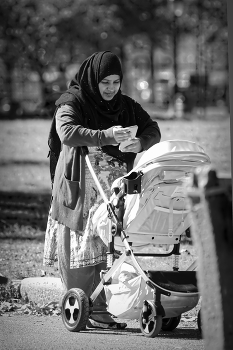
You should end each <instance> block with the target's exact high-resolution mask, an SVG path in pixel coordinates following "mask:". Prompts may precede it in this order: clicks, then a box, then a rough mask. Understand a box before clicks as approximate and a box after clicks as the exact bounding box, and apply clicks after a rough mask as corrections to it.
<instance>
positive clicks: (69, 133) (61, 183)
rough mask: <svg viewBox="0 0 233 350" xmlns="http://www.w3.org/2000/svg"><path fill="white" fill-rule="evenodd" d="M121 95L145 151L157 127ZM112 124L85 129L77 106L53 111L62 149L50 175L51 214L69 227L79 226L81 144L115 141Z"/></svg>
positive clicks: (82, 187)
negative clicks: (106, 126)
mask: <svg viewBox="0 0 233 350" xmlns="http://www.w3.org/2000/svg"><path fill="white" fill-rule="evenodd" d="M123 96H124V100H123V101H124V104H125V108H128V110H129V112H130V116H131V118H130V125H135V124H137V125H138V132H137V135H136V136H137V137H139V138H140V141H141V145H142V151H145V150H147V149H148V148H150V147H151V146H153V145H154V144H156V143H158V142H159V141H160V138H161V134H160V129H159V127H158V124H157V122H156V121H153V120H152V119H151V118H150V116H149V115H148V113H147V112H146V111H145V110H143V109H142V107H141V106H140V104H138V103H137V102H136V101H134V100H133V99H131V98H130V97H128V96H125V95H123ZM114 125H115V124H114ZM114 125H113V126H111V127H109V128H108V129H106V130H93V129H89V128H88V126H87V122H86V121H85V120H84V117H83V115H82V111H81V109H79V108H78V107H77V108H75V109H74V108H72V106H69V105H62V106H61V107H59V108H58V110H57V112H56V130H57V133H58V135H59V138H60V140H61V143H62V149H61V152H60V156H59V159H58V163H57V166H56V172H55V177H54V185H53V191H52V218H53V219H54V220H57V221H58V222H59V223H61V224H63V225H65V226H67V227H69V228H70V229H72V230H75V231H76V230H82V229H83V204H84V197H85V158H84V155H82V151H81V147H82V146H87V147H95V146H96V147H102V146H107V145H113V144H114V143H116V141H115V139H114V137H113V127H114ZM130 125H129V126H130ZM135 156H136V155H135ZM127 165H128V167H127V170H128V171H130V170H131V169H132V165H133V164H132V163H131V164H127Z"/></svg>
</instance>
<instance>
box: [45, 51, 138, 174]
mask: <svg viewBox="0 0 233 350" xmlns="http://www.w3.org/2000/svg"><path fill="white" fill-rule="evenodd" d="M115 74H116V75H119V76H120V83H122V79H123V74H122V68H121V63H120V60H119V58H118V57H117V56H116V55H115V54H114V53H112V52H110V51H103V52H96V53H94V54H93V55H91V56H90V57H88V58H87V59H86V60H85V61H84V62H83V63H82V64H81V66H80V68H79V71H78V72H77V74H76V75H75V77H74V79H73V80H72V81H71V82H70V85H69V88H68V90H67V91H66V92H65V93H63V94H62V95H61V96H60V98H59V99H58V100H57V101H56V102H55V105H56V106H57V107H59V106H60V105H62V104H69V105H71V106H74V107H75V104H76V103H77V102H78V104H79V106H80V108H81V110H82V112H83V119H84V123H85V127H88V128H90V129H100V130H103V129H107V128H109V127H111V126H113V125H122V126H128V125H129V124H128V123H129V118H130V116H129V113H128V111H127V109H125V108H123V102H122V94H121V90H120V89H119V91H118V92H117V94H116V95H115V96H114V97H113V98H112V99H111V100H110V101H105V100H104V99H103V98H102V96H101V94H100V91H99V87H98V84H99V83H100V82H101V81H102V80H103V79H104V78H105V77H107V76H109V75H115ZM123 112H124V113H123ZM55 114H56V112H55ZM55 114H54V116H53V120H52V124H51V129H50V133H49V139H48V145H49V148H50V153H49V155H50V173H51V179H52V181H53V177H54V173H55V166H56V162H57V160H58V157H59V154H60V150H61V143H60V139H59V136H58V134H57V132H56V120H55ZM102 149H103V151H104V152H106V153H108V154H110V155H112V156H114V157H116V158H119V159H121V160H122V161H125V162H128V161H131V160H132V159H133V158H134V157H135V154H133V153H124V154H123V153H121V152H120V151H119V149H118V147H116V146H111V145H110V146H103V147H102Z"/></svg>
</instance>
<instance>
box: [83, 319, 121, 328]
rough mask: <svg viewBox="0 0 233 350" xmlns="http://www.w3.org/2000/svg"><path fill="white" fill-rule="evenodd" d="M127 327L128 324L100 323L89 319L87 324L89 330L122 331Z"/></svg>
mask: <svg viewBox="0 0 233 350" xmlns="http://www.w3.org/2000/svg"><path fill="white" fill-rule="evenodd" d="M126 327H127V323H118V322H115V321H113V322H108V323H107V322H100V321H95V320H93V319H92V318H89V320H88V322H87V328H102V329H118V330H120V329H121V330H122V329H125V328H126Z"/></svg>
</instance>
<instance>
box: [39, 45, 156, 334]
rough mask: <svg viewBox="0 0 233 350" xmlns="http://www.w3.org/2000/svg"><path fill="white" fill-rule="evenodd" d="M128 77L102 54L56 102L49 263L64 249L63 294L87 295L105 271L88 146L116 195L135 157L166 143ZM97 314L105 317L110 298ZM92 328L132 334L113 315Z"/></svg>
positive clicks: (97, 169) (108, 54)
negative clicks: (126, 91)
mask: <svg viewBox="0 0 233 350" xmlns="http://www.w3.org/2000/svg"><path fill="white" fill-rule="evenodd" d="M122 78H123V76H122V69H121V64H120V61H119V59H118V57H117V56H116V55H115V54H113V53H112V52H110V51H105V52H97V53H94V54H93V55H91V56H90V57H89V58H87V59H86V60H85V61H84V62H83V63H82V64H81V66H80V69H79V71H78V73H77V74H76V76H75V78H74V79H73V80H72V81H71V83H70V87H69V89H68V90H67V92H65V93H64V94H63V95H61V97H60V98H59V99H58V100H57V101H56V106H57V109H56V112H55V117H54V119H53V122H52V126H51V130H50V135H49V146H50V152H51V155H53V154H54V155H56V156H57V157H58V162H57V165H56V170H55V176H54V172H53V167H52V168H51V176H52V178H53V176H54V183H53V191H52V203H51V210H50V215H51V217H50V216H49V220H48V227H47V231H46V239H45V254H44V264H47V265H51V263H52V260H53V258H54V257H51V253H52V251H53V249H52V248H54V247H56V242H57V253H58V268H59V272H60V275H61V279H62V282H63V285H64V290H65V291H67V290H69V289H71V288H81V289H83V290H84V292H85V293H86V294H87V295H88V296H90V294H91V293H92V291H93V290H94V288H95V287H96V286H97V285H98V283H99V282H100V276H99V273H100V271H101V270H105V269H106V250H107V247H106V245H105V244H104V242H103V241H102V240H101V239H100V237H99V236H98V234H97V233H96V232H93V230H92V223H91V219H92V216H93V214H94V213H95V210H96V209H97V208H98V206H99V205H100V203H101V198H100V195H99V193H98V190H97V188H96V185H95V183H94V181H93V179H92V178H91V175H90V174H89V171H88V168H87V167H86V165H85V159H84V156H83V154H82V147H83V146H87V147H88V150H89V156H90V160H91V163H92V165H93V168H94V170H95V173H96V174H97V177H98V178H99V181H100V183H101V184H102V186H103V189H104V191H105V193H106V195H107V196H110V193H109V191H110V186H111V184H112V182H113V181H114V180H115V179H116V178H118V177H120V176H123V175H124V174H126V173H127V172H128V171H130V170H131V169H132V167H133V162H134V159H135V157H136V154H137V153H139V152H142V151H144V150H147V149H148V148H150V147H151V146H152V145H154V144H155V143H158V142H159V141H160V138H161V134H160V129H159V127H158V124H157V123H156V122H155V121H152V120H151V118H150V116H149V115H148V114H147V112H146V111H144V110H143V108H142V107H141V106H140V105H139V104H138V103H137V102H136V101H134V100H133V99H131V98H130V97H128V96H126V95H123V94H122V92H121V90H120V88H121V83H122ZM132 125H137V126H138V131H137V135H136V137H135V138H133V139H132V140H131V142H130V145H128V146H127V147H125V148H124V149H123V150H122V151H120V150H119V144H120V143H121V142H123V141H126V140H128V139H129V138H130V131H129V129H128V128H127V127H129V126H132ZM52 165H53V163H52ZM108 198H109V197H108ZM83 229H85V230H84V231H83ZM54 232H56V235H57V238H56V237H55V235H54ZM94 310H106V299H105V293H104V291H102V292H101V293H100V294H99V296H98V298H97V299H96V301H95V303H94ZM90 323H91V325H92V326H93V327H103V328H112V329H114V328H116V329H123V328H125V327H126V324H125V323H123V324H122V323H116V322H115V321H114V320H113V319H112V317H110V315H108V314H107V313H106V314H98V315H93V317H92V319H90ZM89 325H90V324H89Z"/></svg>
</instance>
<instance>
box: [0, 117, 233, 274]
mask: <svg viewBox="0 0 233 350" xmlns="http://www.w3.org/2000/svg"><path fill="white" fill-rule="evenodd" d="M158 123H159V126H160V128H161V133H162V140H161V141H165V140H172V139H182V140H189V141H194V142H196V143H198V144H199V145H200V146H202V147H203V148H204V150H205V152H206V153H207V154H208V155H209V157H210V159H211V161H212V165H213V167H214V168H215V169H216V170H217V172H218V174H219V175H220V176H221V174H224V173H228V174H229V173H230V171H231V147H230V120H229V118H224V119H222V120H220V121H217V120H213V121H211V120H208V121H203V120H197V119H195V120H177V121H176V120H167V121H163V120H159V121H158ZM49 127H50V121H49V120H40V119H38V120H14V121H0V165H1V167H0V239H1V246H0V273H2V274H4V275H7V276H8V277H10V278H21V277H28V276H36V275H37V276H38V275H40V273H41V269H43V266H42V257H43V237H44V230H45V225H46V218H47V211H48V206H49V200H50V194H51V193H50V192H51V191H50V178H49V164H48V158H47V154H48V145H47V136H48V131H49ZM194 257H195V251H194V249H193V247H192V246H184V247H183V252H182V255H181V265H182V266H183V268H185V267H187V265H188V264H189V263H190V261H191V260H192V259H193V258H194ZM149 263H150V264H152V262H151V260H150V261H149ZM167 263H168V264H170V262H169V261H168V262H164V264H167ZM150 267H152V266H150ZM56 273H57V271H56V269H55V274H56Z"/></svg>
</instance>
